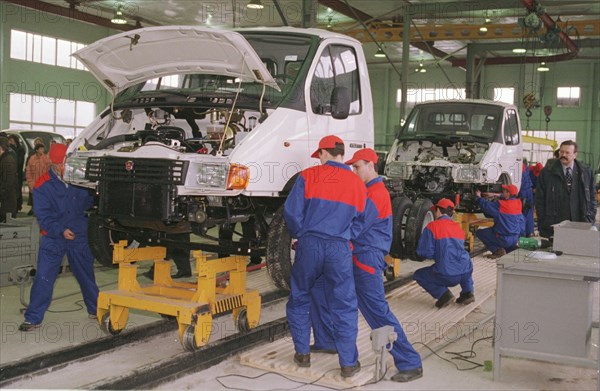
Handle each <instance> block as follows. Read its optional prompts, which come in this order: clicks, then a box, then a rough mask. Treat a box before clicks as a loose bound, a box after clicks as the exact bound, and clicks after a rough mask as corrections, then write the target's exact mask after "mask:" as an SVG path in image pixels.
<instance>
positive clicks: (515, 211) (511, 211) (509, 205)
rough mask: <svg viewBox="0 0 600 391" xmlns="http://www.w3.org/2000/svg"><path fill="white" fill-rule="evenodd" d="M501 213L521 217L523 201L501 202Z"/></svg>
mask: <svg viewBox="0 0 600 391" xmlns="http://www.w3.org/2000/svg"><path fill="white" fill-rule="evenodd" d="M499 203H500V213H503V214H508V215H520V214H521V212H522V210H523V204H521V200H515V199H512V200H499Z"/></svg>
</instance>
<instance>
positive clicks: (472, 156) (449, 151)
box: [395, 140, 489, 164]
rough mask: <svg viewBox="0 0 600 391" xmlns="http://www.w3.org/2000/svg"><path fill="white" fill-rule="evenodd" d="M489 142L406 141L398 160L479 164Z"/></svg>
mask: <svg viewBox="0 0 600 391" xmlns="http://www.w3.org/2000/svg"><path fill="white" fill-rule="evenodd" d="M488 148H489V144H488V143H483V142H464V141H447V140H440V141H430V140H423V141H404V142H402V144H401V145H400V146H399V148H398V153H397V155H396V156H395V159H396V161H401V162H420V163H431V162H433V161H435V160H441V161H445V162H448V163H455V164H478V163H479V162H480V161H481V159H482V158H483V156H484V154H485V152H486V151H487V150H488Z"/></svg>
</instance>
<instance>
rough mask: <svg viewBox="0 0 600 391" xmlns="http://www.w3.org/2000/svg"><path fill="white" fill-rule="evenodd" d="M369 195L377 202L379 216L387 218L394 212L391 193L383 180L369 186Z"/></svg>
mask: <svg viewBox="0 0 600 391" xmlns="http://www.w3.org/2000/svg"><path fill="white" fill-rule="evenodd" d="M367 197H369V199H370V200H371V201H373V203H374V204H375V207H376V208H377V211H378V212H379V215H378V216H377V218H380V219H385V218H387V217H389V216H391V214H392V202H391V201H390V193H388V191H387V189H386V188H385V185H384V184H383V182H378V183H375V184H373V185H371V186H369V187H368V188H367Z"/></svg>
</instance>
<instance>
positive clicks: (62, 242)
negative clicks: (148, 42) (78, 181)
mask: <svg viewBox="0 0 600 391" xmlns="http://www.w3.org/2000/svg"><path fill="white" fill-rule="evenodd" d="M33 197H34V203H33V208H34V211H35V215H36V217H37V219H38V222H39V224H40V228H41V230H42V239H41V243H40V249H39V253H38V263H37V272H36V275H35V280H34V282H33V286H32V287H31V299H30V302H29V306H27V311H26V312H25V321H26V322H29V323H33V324H39V323H41V322H42V320H43V319H44V314H45V312H46V310H47V309H48V307H49V306H50V302H51V301H52V292H53V290H54V282H55V281H56V277H57V276H58V272H59V271H60V265H61V262H62V259H63V257H64V256H65V253H66V254H67V257H68V260H69V266H70V268H71V271H72V272H73V275H75V278H76V279H77V282H78V283H79V287H80V288H81V293H82V294H83V301H84V303H85V306H86V308H87V312H88V313H89V314H93V315H96V305H97V302H98V286H97V285H96V279H95V276H94V257H93V255H92V253H91V252H90V249H89V247H88V236H87V229H88V227H87V221H88V219H87V216H86V214H85V211H86V210H88V209H89V208H91V207H92V206H93V203H94V199H93V197H92V196H91V195H90V193H89V192H88V191H87V190H85V189H83V188H79V187H76V186H70V185H67V184H66V183H64V182H63V181H62V180H61V179H60V178H59V177H58V176H57V175H56V174H55V173H54V171H52V169H51V170H50V171H48V172H47V173H46V174H44V175H42V176H41V177H40V178H38V180H37V182H36V184H35V186H34V188H33ZM67 228H68V229H70V230H71V231H73V233H75V239H73V240H67V239H65V237H64V236H63V233H64V231H65V230H66V229H67Z"/></svg>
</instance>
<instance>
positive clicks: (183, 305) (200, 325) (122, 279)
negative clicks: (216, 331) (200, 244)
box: [97, 240, 261, 351]
mask: <svg viewBox="0 0 600 391" xmlns="http://www.w3.org/2000/svg"><path fill="white" fill-rule="evenodd" d="M165 256H166V248H165V247H143V248H131V249H129V248H127V241H125V240H122V241H120V242H119V243H118V244H115V246H114V251H113V263H118V264H119V279H118V288H117V289H116V290H111V291H105V292H100V294H99V296H98V312H97V316H98V322H99V323H100V327H101V328H102V330H103V331H104V332H105V333H107V334H111V335H117V334H119V333H120V332H121V331H122V330H123V329H124V328H125V325H126V323H127V318H128V316H129V309H139V310H144V311H151V312H156V313H158V314H161V315H162V316H163V317H166V318H176V319H177V324H178V325H179V339H180V341H181V344H182V345H183V347H184V348H185V349H186V350H189V351H194V350H197V349H199V348H200V347H202V346H204V345H206V343H207V342H208V338H209V337H210V333H211V330H212V318H213V316H214V315H217V314H221V313H224V312H227V311H232V312H233V319H234V323H235V325H236V326H237V329H238V331H239V332H246V331H248V330H250V329H252V328H254V327H256V326H258V323H259V319H260V306H261V298H260V295H259V294H258V291H257V290H248V289H246V257H245V256H231V257H226V258H219V259H212V260H207V258H206V255H205V254H203V253H202V252H201V251H194V252H193V256H194V258H195V259H196V269H197V271H198V281H197V282H196V283H191V282H174V281H173V280H172V279H171V265H170V263H169V262H168V261H165V260H164V258H165ZM148 260H153V261H154V283H153V284H152V285H149V286H145V287H141V286H140V285H139V283H138V281H137V265H136V264H135V262H139V261H148ZM226 272H228V273H229V284H228V285H227V286H226V287H220V286H217V274H219V273H226Z"/></svg>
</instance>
